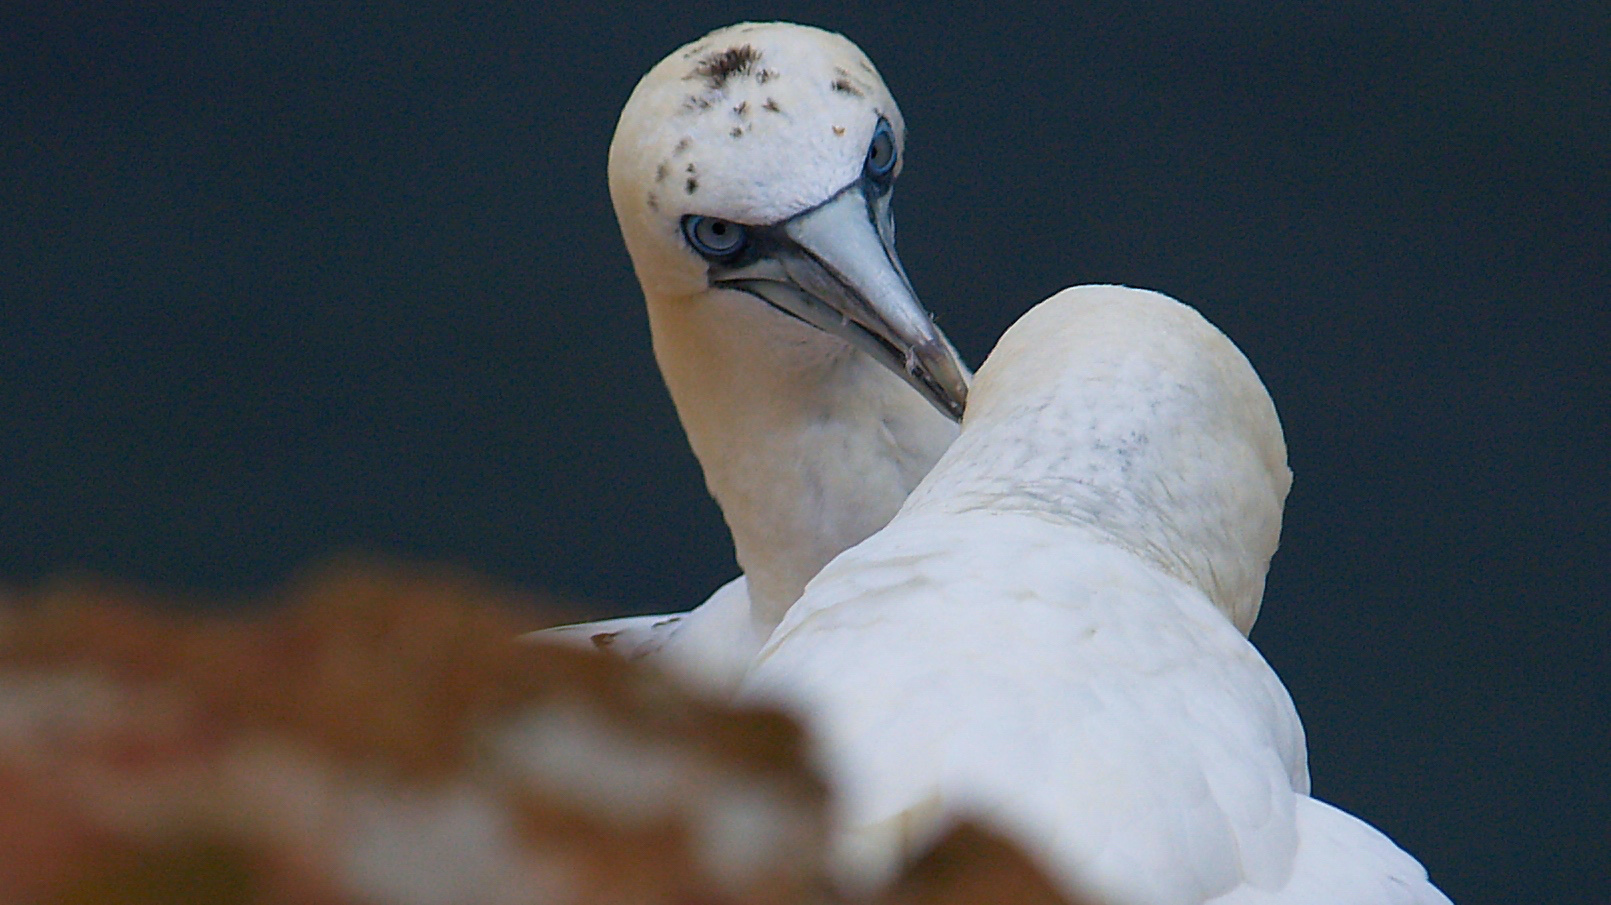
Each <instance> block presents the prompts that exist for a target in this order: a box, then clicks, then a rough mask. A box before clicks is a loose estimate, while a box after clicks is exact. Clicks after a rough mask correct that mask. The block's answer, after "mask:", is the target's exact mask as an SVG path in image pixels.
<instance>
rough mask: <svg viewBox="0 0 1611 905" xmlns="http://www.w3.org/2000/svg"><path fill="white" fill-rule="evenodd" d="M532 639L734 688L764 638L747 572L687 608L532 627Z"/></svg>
mask: <svg viewBox="0 0 1611 905" xmlns="http://www.w3.org/2000/svg"><path fill="white" fill-rule="evenodd" d="M526 637H527V638H528V639H530V640H532V641H539V642H553V643H558V644H564V645H567V646H571V647H583V648H596V649H599V650H607V651H609V652H610V653H612V654H615V655H616V656H619V657H621V658H623V659H626V660H640V661H643V662H645V663H648V664H651V665H654V666H656V667H659V668H662V669H666V670H668V671H670V672H672V673H674V674H676V675H678V676H680V677H682V678H684V679H687V680H689V681H692V682H694V683H696V684H698V685H699V686H700V687H702V688H704V689H706V690H709V691H715V692H721V693H725V692H730V691H731V690H732V689H733V687H734V686H735V685H737V683H738V680H739V678H740V677H741V676H742V675H743V674H744V670H745V668H746V667H748V665H749V662H750V659H751V658H752V657H753V656H754V655H755V652H756V651H757V650H759V649H760V647H761V642H762V641H763V640H765V638H764V637H763V636H762V635H761V634H760V633H759V632H758V631H757V629H756V628H755V626H754V622H753V621H752V619H751V618H750V596H749V585H748V583H747V582H746V581H745V580H744V576H742V575H741V576H739V577H738V578H735V579H733V580H732V581H729V582H728V583H727V584H724V585H722V586H721V587H720V588H718V589H717V590H716V593H714V594H712V595H710V597H709V598H708V599H707V600H706V601H705V602H704V603H702V604H700V605H699V606H697V607H695V608H694V609H692V610H689V611H688V612H686V613H664V614H660V615H653V616H623V617H620V618H617V619H604V620H600V621H598V622H583V623H578V624H576V625H561V626H557V627H555V628H550V629H544V630H543V631H540V632H533V633H531V634H530V635H527V636H526Z"/></svg>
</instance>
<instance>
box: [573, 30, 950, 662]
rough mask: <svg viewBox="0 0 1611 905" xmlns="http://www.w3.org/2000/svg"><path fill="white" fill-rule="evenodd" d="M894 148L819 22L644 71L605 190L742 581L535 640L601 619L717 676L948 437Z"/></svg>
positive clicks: (839, 46)
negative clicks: (681, 603)
mask: <svg viewBox="0 0 1611 905" xmlns="http://www.w3.org/2000/svg"><path fill="white" fill-rule="evenodd" d="M904 141H905V123H904V120H902V118H901V114H900V110H899V108H898V107H897V106H896V105H895V101H894V98H893V97H892V96H890V93H889V90H888V88H886V87H885V85H884V83H883V80H882V79H881V78H880V77H879V76H878V73H877V71H876V70H875V69H874V68H873V65H872V63H871V62H870V61H868V59H867V58H866V56H865V55H864V54H862V52H861V51H860V50H859V49H858V48H857V47H856V46H855V45H854V44H852V43H851V42H850V41H848V40H846V39H845V38H843V37H840V36H839V35H835V34H831V33H829V32H825V31H821V30H819V29H814V28H807V27H803V26H799V25H791V24H788V23H744V24H741V25H735V26H731V27H729V28H725V29H721V30H719V31H716V32H713V33H711V34H709V35H706V36H705V37H704V38H701V39H700V40H698V41H695V42H693V43H691V44H689V45H687V46H685V47H682V48H679V49H678V50H677V51H675V52H673V53H672V54H671V55H670V56H668V57H666V58H665V59H664V60H662V61H661V62H660V63H659V64H658V65H656V66H655V67H654V68H653V69H651V70H650V72H649V73H648V74H647V75H645V76H644V77H643V80H642V81H641V82H639V84H638V86H637V88H636V89H635V90H634V91H633V93H632V97H631V99H630V100H628V102H627V104H626V107H625V109H624V110H623V111H622V113H621V119H620V123H619V125H618V126H617V129H616V134H615V139H614V141H613V142H612V143H611V147H610V195H611V198H612V200H613V201H614V204H615V210H616V215H617V219H618V220H619V222H620V226H621V232H622V236H623V238H624V239H625V241H626V245H627V250H628V251H629V252H630V254H631V256H632V263H633V268H634V270H635V271H636V273H637V276H638V280H639V283H640V284H641V285H642V287H643V292H644V298H645V301H646V303H647V307H648V312H649V325H650V330H651V334H652V336H653V340H654V351H655V358H656V360H657V361H658V362H659V364H660V369H661V373H662V375H663V376H664V377H665V381H666V386H667V388H668V389H669V390H670V391H671V397H672V400H673V402H674V403H675V404H676V406H677V414H678V416H679V417H680V418H681V420H682V424H683V428H684V430H685V431H686V432H687V434H688V440H689V443H690V445H691V446H692V447H693V450H694V454H695V455H696V456H697V457H698V459H699V463H700V467H701V468H702V469H703V471H704V474H705V482H706V485H707V487H708V488H709V490H710V492H711V494H712V496H714V497H715V499H716V502H717V503H718V505H720V506H721V509H722V515H723V517H724V518H725V519H726V522H727V525H728V528H729V530H730V531H731V533H732V537H733V545H734V549H735V552H736V555H737V559H738V563H739V565H740V567H741V568H742V569H743V571H744V583H743V585H742V586H739V587H735V586H733V585H729V586H727V587H726V588H724V589H723V590H721V591H719V592H718V593H717V594H716V595H714V596H713V597H712V598H711V599H710V601H708V602H707V603H706V604H704V605H703V606H701V607H699V608H697V609H695V610H694V611H693V612H692V613H686V614H672V615H670V616H656V617H641V618H634V619H632V620H631V621H628V622H619V621H613V620H612V621H611V622H610V623H609V624H607V625H606V624H597V623H595V624H588V625H581V626H568V627H562V628H560V629H558V630H553V631H552V632H551V633H549V634H547V635H545V636H544V637H546V638H550V639H553V640H561V641H564V640H571V641H576V642H580V643H590V642H593V641H594V639H597V638H599V637H600V636H604V635H610V634H611V633H614V635H613V640H616V641H619V642H621V643H620V644H619V645H617V646H616V648H615V649H617V650H620V651H622V652H636V653H637V654H638V656H639V657H640V658H648V659H656V660H660V661H661V662H662V664H663V665H666V666H669V667H671V668H672V669H674V670H675V671H678V672H682V673H684V674H685V675H691V676H693V677H695V678H698V679H701V680H704V681H706V682H707V683H714V684H715V685H716V686H717V687H724V688H725V687H730V686H731V685H732V684H733V683H734V682H735V681H736V679H737V677H738V675H740V674H741V673H740V671H739V670H741V668H742V666H743V665H745V664H747V663H748V661H749V658H750V656H752V655H753V653H754V652H755V650H757V649H758V648H759V646H760V643H761V642H762V641H764V639H765V638H766V636H767V635H768V634H769V633H770V632H771V630H772V629H773V628H774V627H775V626H776V625H777V622H778V620H779V619H781V618H782V616H783V613H784V611H785V610H787V609H788V607H789V605H790V604H792V603H793V602H794V601H795V599H797V598H798V597H799V595H800V591H801V590H802V589H803V588H804V587H805V584H806V582H807V581H809V580H810V579H811V577H812V576H813V575H815V574H816V573H817V571H818V570H819V569H821V568H822V566H823V565H824V564H826V563H827V562H828V561H829V560H830V559H832V558H833V557H834V556H835V555H837V554H838V553H839V552H840V551H842V550H844V549H845V548H846V547H849V546H851V545H852V544H854V543H857V542H858V541H861V540H863V539H864V538H866V537H867V536H868V535H870V534H872V533H873V532H874V531H876V530H877V529H879V528H880V527H882V526H883V525H884V524H885V523H886V522H887V521H888V520H889V518H890V516H892V515H893V514H894V513H895V510H896V509H897V508H899V506H900V504H901V502H902V501H903V500H904V499H905V498H906V494H907V493H908V492H909V491H910V490H911V489H912V488H913V487H915V486H916V485H917V482H918V481H919V480H920V479H921V478H922V476H923V475H924V474H925V473H926V472H927V471H928V469H929V467H930V466H931V465H933V463H934V461H935V460H936V459H938V458H939V455H940V453H941V452H942V451H944V449H945V447H946V446H947V445H948V444H949V443H950V442H951V440H952V439H953V438H954V437H955V436H956V431H957V428H956V425H955V423H954V422H955V419H956V418H958V417H960V414H961V411H962V406H963V401H964V399H965V398H966V394H967V381H968V377H969V374H968V371H967V368H966V367H965V366H964V365H963V364H962V361H961V359H960V357H959V356H958V355H957V353H956V351H955V349H953V348H952V347H951V345H950V342H949V341H948V340H947V339H946V338H945V336H944V335H943V334H942V333H941V332H940V331H939V330H938V328H936V327H935V326H934V323H933V319H932V317H931V316H930V315H929V314H928V312H927V311H926V310H925V309H924V308H923V306H922V305H921V304H920V303H919V302H918V300H917V297H916V295H915V294H914V293H913V291H912V289H911V286H910V284H909V283H908V281H907V278H906V275H905V271H904V270H903V269H902V267H901V265H900V261H899V259H898V258H897V257H896V255H895V246H894V221H893V217H892V214H891V212H890V197H891V193H892V190H893V185H894V180H895V178H896V177H897V176H898V174H899V171H900V168H901V151H902V149H903V147H904ZM741 591H742V594H740V592H741ZM688 633H693V635H694V636H697V637H694V636H689V635H688ZM677 636H685V637H682V638H681V640H677V641H674V640H673V639H674V638H676V637H677ZM714 637H719V638H721V639H724V644H725V645H726V646H722V645H712V644H708V643H706V642H707V641H709V640H711V639H712V638H714ZM718 648H720V649H719V650H718Z"/></svg>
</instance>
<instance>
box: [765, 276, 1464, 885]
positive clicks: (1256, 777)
mask: <svg viewBox="0 0 1611 905" xmlns="http://www.w3.org/2000/svg"><path fill="white" fill-rule="evenodd" d="M1289 485H1290V473H1289V472H1288V470H1287V466H1286V450H1285V445H1284V443H1283V440H1282V436H1281V428H1280V424H1279V422H1278V420H1277V418H1276V414H1275V409H1274V406H1273V404H1272V403H1271V402H1270V399H1269V397H1268V395H1267V394H1266V393H1265V391H1264V387H1263V385H1262V384H1261V383H1260V381H1259V379H1258V377H1257V375H1256V374H1255V373H1254V372H1253V369H1252V368H1251V366H1250V365H1249V364H1248V363H1247V361H1246V359H1245V358H1243V357H1242V355H1241V353H1240V352H1238V351H1237V349H1236V348H1235V346H1234V345H1232V344H1231V343H1230V341H1229V340H1227V339H1226V338H1225V337H1224V336H1223V335H1222V334H1220V333H1219V332H1218V331H1217V330H1215V329H1214V328H1213V327H1212V326H1211V325H1209V324H1208V323H1207V322H1206V321H1204V320H1203V319H1202V318H1201V317H1200V316H1199V315H1198V314H1197V313H1196V312H1194V311H1192V310H1191V309H1190V308H1187V307H1185V306H1183V305H1180V304H1179V303H1176V302H1174V301H1172V300H1170V299H1168V298H1166V297H1164V296H1161V295H1158V294H1156V293H1150V292H1142V291H1138V290H1131V289H1124V288H1120V287H1106V286H1092V287H1081V288H1076V289H1070V290H1066V291H1064V292H1062V293H1060V294H1058V295H1057V296H1055V297H1053V298H1052V299H1050V300H1048V301H1046V302H1044V303H1042V304H1041V305H1039V306H1038V307H1036V308H1035V309H1034V310H1032V311H1031V312H1030V313H1029V314H1027V315H1025V316H1024V317H1023V318H1022V319H1021V320H1020V321H1019V322H1018V323H1017V324H1016V325H1014V326H1013V328H1012V329H1010V330H1008V331H1007V333H1006V334H1005V335H1004V336H1003V337H1002V339H1001V341H1000V343H999V344H998V345H997V347H996V350H995V351H994V352H993V353H992V355H991V357H990V359H989V360H988V361H987V362H986V364H985V365H984V367H983V368H981V370H980V372H979V377H978V380H977V382H976V383H975V385H974V387H973V390H972V394H971V400H970V403H969V409H968V414H967V417H966V419H965V421H964V426H963V431H962V434H961V437H960V438H959V439H958V440H957V441H956V443H955V444H953V445H952V447H951V448H950V449H949V451H947V452H946V454H945V455H944V456H943V457H942V458H941V460H940V461H939V463H938V464H937V465H936V466H935V468H934V470H933V471H932V472H931V473H930V475H929V476H928V477H927V478H926V479H925V480H924V481H923V482H922V484H921V485H920V486H919V487H918V488H917V489H916V490H915V491H914V492H913V494H912V495H911V497H910V498H909V499H908V501H907V502H906V504H905V505H904V506H903V507H902V509H901V511H900V512H899V514H897V515H896V516H895V518H894V519H893V521H891V523H890V524H889V526H888V527H886V528H885V529H883V530H882V531H880V532H879V533H877V534H876V535H874V536H873V537H871V538H870V539H868V540H867V541H865V542H863V543H861V544H859V545H858V546H856V547H854V548H852V549H850V550H848V551H847V552H845V553H844V554H843V555H841V556H839V557H838V558H836V559H835V560H834V561H833V562H832V563H830V564H829V565H828V566H827V567H826V568H825V569H824V570H823V571H822V572H821V574H820V575H818V576H817V578H816V579H814V580H813V581H812V582H811V584H810V585H809V586H808V588H807V590H806V593H805V594H804V596H803V597H802V598H801V599H800V600H799V602H798V603H796V604H795V606H794V607H793V608H792V609H791V610H790V611H789V613H788V615H787V617H786V618H785V619H784V620H783V622H782V624H781V625H780V626H779V627H778V629H777V631H776V632H775V633H774V634H773V636H772V637H771V639H770V640H769V641H768V642H767V645H766V647H765V649H764V650H763V651H762V652H761V654H760V656H759V658H758V659H757V661H756V665H755V666H754V667H753V670H752V672H751V674H750V675H749V676H748V678H747V679H746V680H745V686H744V693H745V694H746V695H749V696H752V697H759V698H775V699H781V700H783V701H786V702H792V703H793V704H794V706H796V707H798V708H800V709H801V710H802V712H803V714H804V715H805V716H806V717H807V719H808V721H809V723H810V724H811V725H812V726H813V728H815V729H816V730H817V732H818V734H819V737H820V738H821V739H822V741H823V744H824V754H825V758H826V760H827V763H828V766H829V768H830V777H831V779H832V780H833V781H834V783H835V786H836V788H837V790H838V792H839V793H840V795H841V813H840V815H839V817H840V830H841V832H840V839H839V857H840V860H841V865H842V868H843V870H844V872H845V873H846V875H847V877H849V878H851V879H852V880H855V881H858V882H864V883H866V882H877V881H878V880H880V879H881V878H883V877H886V876H888V875H889V874H890V872H892V871H893V870H894V869H895V867H896V866H897V865H898V864H899V863H900V861H901V860H902V859H903V858H905V857H907V856H909V855H910V854H911V853H913V852H915V851H917V850H919V849H920V848H921V847H922V845H923V844H924V843H925V842H926V841H927V840H928V839H929V838H931V837H932V835H933V834H934V833H935V832H936V831H937V830H938V829H939V827H940V826H942V825H943V822H944V820H945V818H946V816H947V815H951V814H958V813H973V814H979V815H983V816H985V817H986V818H987V819H988V820H990V821H991V822H994V823H996V824H997V825H999V826H1001V827H1003V828H1005V829H1007V830H1009V831H1011V832H1012V833H1014V834H1015V835H1016V836H1017V837H1018V838H1019V839H1020V840H1021V841H1022V842H1023V843H1025V844H1026V845H1027V846H1029V848H1030V850H1031V851H1032V852H1035V853H1036V854H1038V855H1039V856H1040V857H1041V858H1042V859H1044V861H1045V862H1046V863H1047V864H1048V865H1049V866H1051V867H1052V868H1053V870H1054V871H1055V872H1056V873H1057V874H1058V875H1060V876H1061V877H1062V878H1063V880H1064V882H1065V883H1066V884H1067V886H1068V888H1069V889H1071V890H1074V891H1082V892H1089V893H1094V895H1095V897H1096V898H1099V899H1102V900H1104V901H1109V900H1111V901H1114V902H1127V903H1149V905H1188V903H1203V902H1215V903H1272V905H1274V903H1281V905H1291V903H1321V902H1325V903H1356V902H1357V903H1387V902H1404V903H1434V902H1445V901H1447V900H1446V899H1445V898H1444V897H1443V896H1442V894H1441V893H1439V892H1438V891H1437V890H1436V889H1435V888H1433V887H1432V886H1431V884H1430V883H1429V882H1428V881H1427V879H1426V875H1425V872H1424V871H1423V870H1422V868H1421V867H1420V865H1419V864H1417V863H1416V862H1415V860H1414V859H1413V858H1411V857H1410V856H1408V855H1407V854H1405V853H1404V852H1402V851H1401V850H1399V849H1398V848H1397V847H1396V846H1395V845H1394V844H1393V843H1392V842H1391V841H1389V840H1388V839H1387V838H1386V837H1384V836H1382V835H1381V834H1380V833H1378V832H1376V831H1375V830H1373V829H1371V828H1370V827H1369V826H1368V825H1366V824H1365V823H1363V822H1361V821H1359V820H1357V819H1355V818H1353V817H1350V816H1348V815H1347V814H1344V813H1342V812H1340V811H1337V810H1335V809H1334V808H1331V807H1330V806H1328V805H1326V804H1324V803H1322V802H1319V801H1316V800H1314V799H1312V798H1310V797H1309V796H1308V790H1309V783H1308V770H1307V764H1306V759H1305V750H1304V741H1303V731H1302V727H1301V725H1300V723H1299V720H1298V716H1297V713H1296V712H1295V711H1294V709H1293V706H1292V703H1291V701H1290V699H1289V698H1288V696H1287V693H1286V691H1285V689H1284V688H1283V687H1282V685H1281V683H1280V681H1279V679H1278V678H1277V677H1276V675H1275V674H1274V672H1273V671H1272V670H1271V669H1270V668H1269V666H1268V665H1267V664H1266V663H1265V662H1264V660H1263V659H1262V658H1261V657H1260V656H1259V654H1258V652H1257V651H1256V650H1254V648H1253V647H1252V645H1251V644H1250V643H1249V642H1248V641H1247V639H1246V638H1245V637H1244V636H1243V631H1245V629H1246V628H1247V627H1249V626H1251V624H1252V620H1253V618H1254V616H1255V615H1256V614H1257V610H1258V605H1259V599H1260V597H1261V595H1262V593H1263V586H1264V576H1265V571H1266V569H1267V567H1268V563H1269V559H1270V557H1271V555H1272V554H1273V553H1274V552H1275V547H1276V541H1277V537H1278V534H1279V531H1280V518H1281V509H1282V505H1283V502H1284V499H1285V496H1286V492H1287V489H1288V487H1289Z"/></svg>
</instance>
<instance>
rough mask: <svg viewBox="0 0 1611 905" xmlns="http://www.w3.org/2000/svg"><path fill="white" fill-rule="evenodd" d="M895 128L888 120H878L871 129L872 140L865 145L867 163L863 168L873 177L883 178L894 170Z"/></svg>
mask: <svg viewBox="0 0 1611 905" xmlns="http://www.w3.org/2000/svg"><path fill="white" fill-rule="evenodd" d="M896 156H897V155H896V151H895V130H894V129H891V128H890V127H889V121H888V120H882V119H881V120H879V121H878V128H876V129H874V130H873V140H872V142H870V143H869V144H868V145H867V163H866V164H865V166H864V169H866V171H867V175H868V176H871V177H873V178H874V179H885V178H887V177H888V176H889V174H891V173H893V172H895V160H896Z"/></svg>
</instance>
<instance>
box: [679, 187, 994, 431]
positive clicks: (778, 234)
mask: <svg viewBox="0 0 1611 905" xmlns="http://www.w3.org/2000/svg"><path fill="white" fill-rule="evenodd" d="M888 202H889V198H888V195H884V196H882V197H879V198H876V199H874V200H872V201H869V199H868V196H867V194H866V193H865V192H864V190H863V188H862V185H861V184H860V183H857V184H853V185H851V186H850V187H848V188H846V189H845V190H844V191H842V192H840V193H839V194H838V195H835V196H834V197H833V198H831V199H829V200H828V201H827V202H825V203H823V204H821V205H819V206H817V207H814V208H812V209H811V210H809V211H806V212H804V213H801V214H797V215H796V216H794V217H792V218H790V219H788V220H785V221H783V222H781V223H777V224H773V225H772V226H765V227H748V229H749V230H750V232H751V238H752V241H753V242H754V243H755V244H756V251H757V252H758V254H756V255H755V256H751V257H748V259H747V260H745V261H744V262H742V263H738V264H734V265H732V266H721V265H717V266H714V267H713V269H712V273H711V276H712V283H713V284H715V285H718V286H725V287H727V288H730V289H738V290H740V291H743V292H748V293H750V294H752V295H756V296H759V297H760V298H761V299H763V300H765V301H766V302H767V303H769V304H771V305H772V306H773V307H775V308H777V309H779V310H781V311H783V312H784V313H786V314H790V315H793V316H795V317H797V318H799V319H801V320H803V321H805V322H806V323H808V324H810V325H812V326H813V327H816V328H818V329H819V330H822V331H824V332H826V333H830V334H832V335H834V336H837V337H840V338H841V339H844V340H846V341H848V342H850V343H851V344H853V345H855V346H856V347H857V348H859V349H861V350H862V351H863V352H866V353H867V354H868V355H871V356H872V357H873V359H874V360H875V361H878V362H879V363H881V364H883V365H884V366H885V367H887V368H889V369H890V370H891V371H894V372H895V373H896V374H898V375H900V376H901V377H902V378H903V379H904V380H905V381H906V382H907V383H909V384H911V385H912V387H913V388H914V389H916V390H917V391H918V392H919V393H921V394H922V395H923V398H925V399H927V400H928V401H929V402H930V403H932V404H933V405H934V407H935V408H937V409H939V410H940V411H941V412H942V413H944V414H945V415H947V416H949V417H950V418H951V419H952V420H961V418H962V410H963V408H964V407H965V406H966V405H967V401H968V381H969V377H970V375H969V372H968V368H967V365H965V364H963V363H962V357H961V356H960V355H958V354H957V351H956V349H955V348H954V347H952V345H951V341H950V340H948V339H946V337H945V334H944V333H941V332H940V328H939V327H937V326H935V325H934V317H933V316H932V315H930V314H929V312H928V310H927V309H925V308H924V307H923V304H922V303H921V302H919V301H918V300H917V294H916V293H914V292H913V291H912V284H911V283H910V282H909V281H908V280H907V279H906V272H905V271H904V270H903V269H902V268H901V261H900V258H898V257H896V256H895V236H894V223H893V220H892V219H891V218H890V215H889V203H888Z"/></svg>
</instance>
